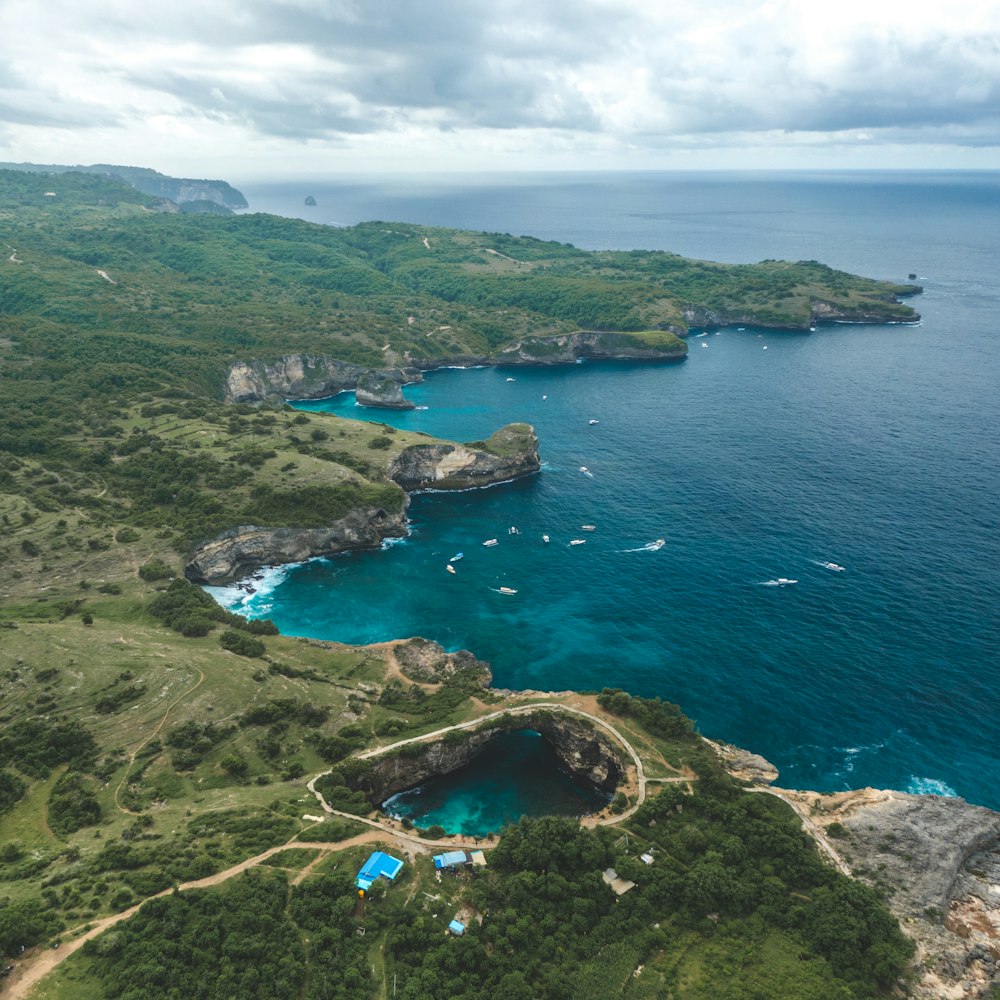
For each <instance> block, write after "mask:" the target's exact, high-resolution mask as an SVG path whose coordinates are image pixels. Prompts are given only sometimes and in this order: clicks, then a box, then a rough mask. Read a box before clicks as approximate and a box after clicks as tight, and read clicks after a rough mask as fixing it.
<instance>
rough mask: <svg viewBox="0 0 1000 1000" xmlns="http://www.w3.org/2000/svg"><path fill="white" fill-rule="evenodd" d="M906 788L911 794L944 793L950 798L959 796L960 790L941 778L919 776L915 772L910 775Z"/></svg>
mask: <svg viewBox="0 0 1000 1000" xmlns="http://www.w3.org/2000/svg"><path fill="white" fill-rule="evenodd" d="M906 790H907V791H908V792H909V793H910V794H911V795H943V796H945V797H946V798H950V799H954V798H957V797H958V792H956V791H955V789H954V788H952V787H951V785H946V784H945V783H944V782H943V781H941V780H940V779H939V778H919V777H917V775H915V774H911V775H910V781H909V783H908V784H907V786H906Z"/></svg>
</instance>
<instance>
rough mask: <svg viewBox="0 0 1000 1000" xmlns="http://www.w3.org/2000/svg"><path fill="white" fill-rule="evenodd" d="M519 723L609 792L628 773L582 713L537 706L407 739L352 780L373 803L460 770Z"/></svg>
mask: <svg viewBox="0 0 1000 1000" xmlns="http://www.w3.org/2000/svg"><path fill="white" fill-rule="evenodd" d="M521 729H531V730H534V731H535V732H538V733H541V735H542V737H543V738H544V739H546V740H547V741H548V742H549V743H550V744H551V745H552V748H553V749H554V750H555V752H556V756H557V757H558V758H559V760H560V762H561V763H562V765H563V767H565V768H566V770H567V771H569V772H570V774H572V775H573V776H574V777H575V778H578V779H580V780H582V781H586V782H588V783H590V784H591V785H594V786H595V787H596V788H599V789H600V790H601V791H603V792H606V793H608V794H609V795H610V794H611V793H612V792H614V790H615V789H616V788H617V787H618V785H619V784H620V782H621V780H622V778H623V777H624V775H625V773H626V769H625V765H624V764H623V762H622V759H621V756H620V751H619V750H618V749H617V748H616V747H615V746H614V745H613V744H612V743H611V741H610V740H609V739H607V738H606V737H605V736H603V735H602V734H601V733H600V732H599V731H598V730H597V729H596V728H595V727H594V726H592V725H591V724H590V723H589V722H587V720H586V719H582V718H576V717H573V716H569V715H564V714H561V713H559V712H556V711H552V710H550V709H539V710H538V711H537V712H522V713H518V714H516V715H513V714H512V715H504V716H500V717H498V718H496V719H490V720H488V721H487V722H484V723H483V724H482V725H481V726H479V727H477V728H476V729H474V730H467V731H454V732H452V733H449V734H446V735H445V736H444V737H443V738H442V739H440V740H436V741H434V742H415V743H408V744H406V745H405V746H403V747H399V748H397V749H396V750H393V751H388V752H386V753H382V754H378V755H377V756H372V757H369V758H367V759H366V761H365V764H366V767H365V769H364V771H363V772H362V773H361V774H360V775H359V776H358V777H357V778H355V779H354V780H353V781H352V785H353V787H354V788H355V789H357V790H359V791H361V792H363V793H364V795H365V796H366V797H367V799H368V801H369V802H370V803H371V804H372V808H377V807H378V806H379V805H381V803H383V802H384V801H385V800H386V799H387V798H389V797H390V796H392V795H395V794H396V793H397V792H402V791H405V790H406V789H408V788H415V787H416V786H417V785H420V784H422V783H423V782H425V781H426V780H427V779H428V778H431V777H435V776H438V775H442V774H450V773H451V772H452V771H456V770H458V768H460V767H463V766H464V765H465V764H468V763H469V761H471V760H473V759H474V758H475V757H477V756H478V755H479V754H480V753H482V752H483V750H484V749H485V748H486V747H487V745H488V744H489V743H490V741H491V740H493V739H494V738H496V737H497V736H500V735H502V734H503V733H507V732H512V731H514V730H521Z"/></svg>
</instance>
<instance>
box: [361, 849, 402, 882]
mask: <svg viewBox="0 0 1000 1000" xmlns="http://www.w3.org/2000/svg"><path fill="white" fill-rule="evenodd" d="M402 870H403V862H402V861H400V860H399V858H394V857H392V855H391V854H384V853H383V852H382V851H375V852H373V853H372V855H371V856H370V857H369V858H368V860H367V861H366V862H365V864H364V867H363V868H362V869H361V871H359V872H358V879H357V883H356V884H357V887H358V888H359V889H366V890H367V889H370V888H371V887H372V884H373V883H374V881H375V879H377V878H378V877H379V875H384V876H385V877H386V878H387V879H389V881H390V882H391V881H392V880H393V879H394V878H395V877H396V876H397V875H398V874H399V873H400V872H401V871H402Z"/></svg>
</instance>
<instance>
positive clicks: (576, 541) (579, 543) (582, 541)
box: [569, 538, 587, 545]
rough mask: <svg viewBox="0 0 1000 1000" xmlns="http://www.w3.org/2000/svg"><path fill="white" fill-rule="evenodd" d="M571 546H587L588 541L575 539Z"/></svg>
mask: <svg viewBox="0 0 1000 1000" xmlns="http://www.w3.org/2000/svg"><path fill="white" fill-rule="evenodd" d="M569 544H570V545H586V544H587V539H586V538H574V539H573V540H572V541H571V542H570V543H569Z"/></svg>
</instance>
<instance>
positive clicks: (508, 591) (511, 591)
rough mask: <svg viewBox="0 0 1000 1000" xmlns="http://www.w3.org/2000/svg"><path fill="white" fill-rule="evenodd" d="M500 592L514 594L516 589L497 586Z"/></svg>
mask: <svg viewBox="0 0 1000 1000" xmlns="http://www.w3.org/2000/svg"><path fill="white" fill-rule="evenodd" d="M498 589H499V591H500V593H501V594H516V593H517V591H516V590H515V589H514V588H513V587H499V588H498Z"/></svg>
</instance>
